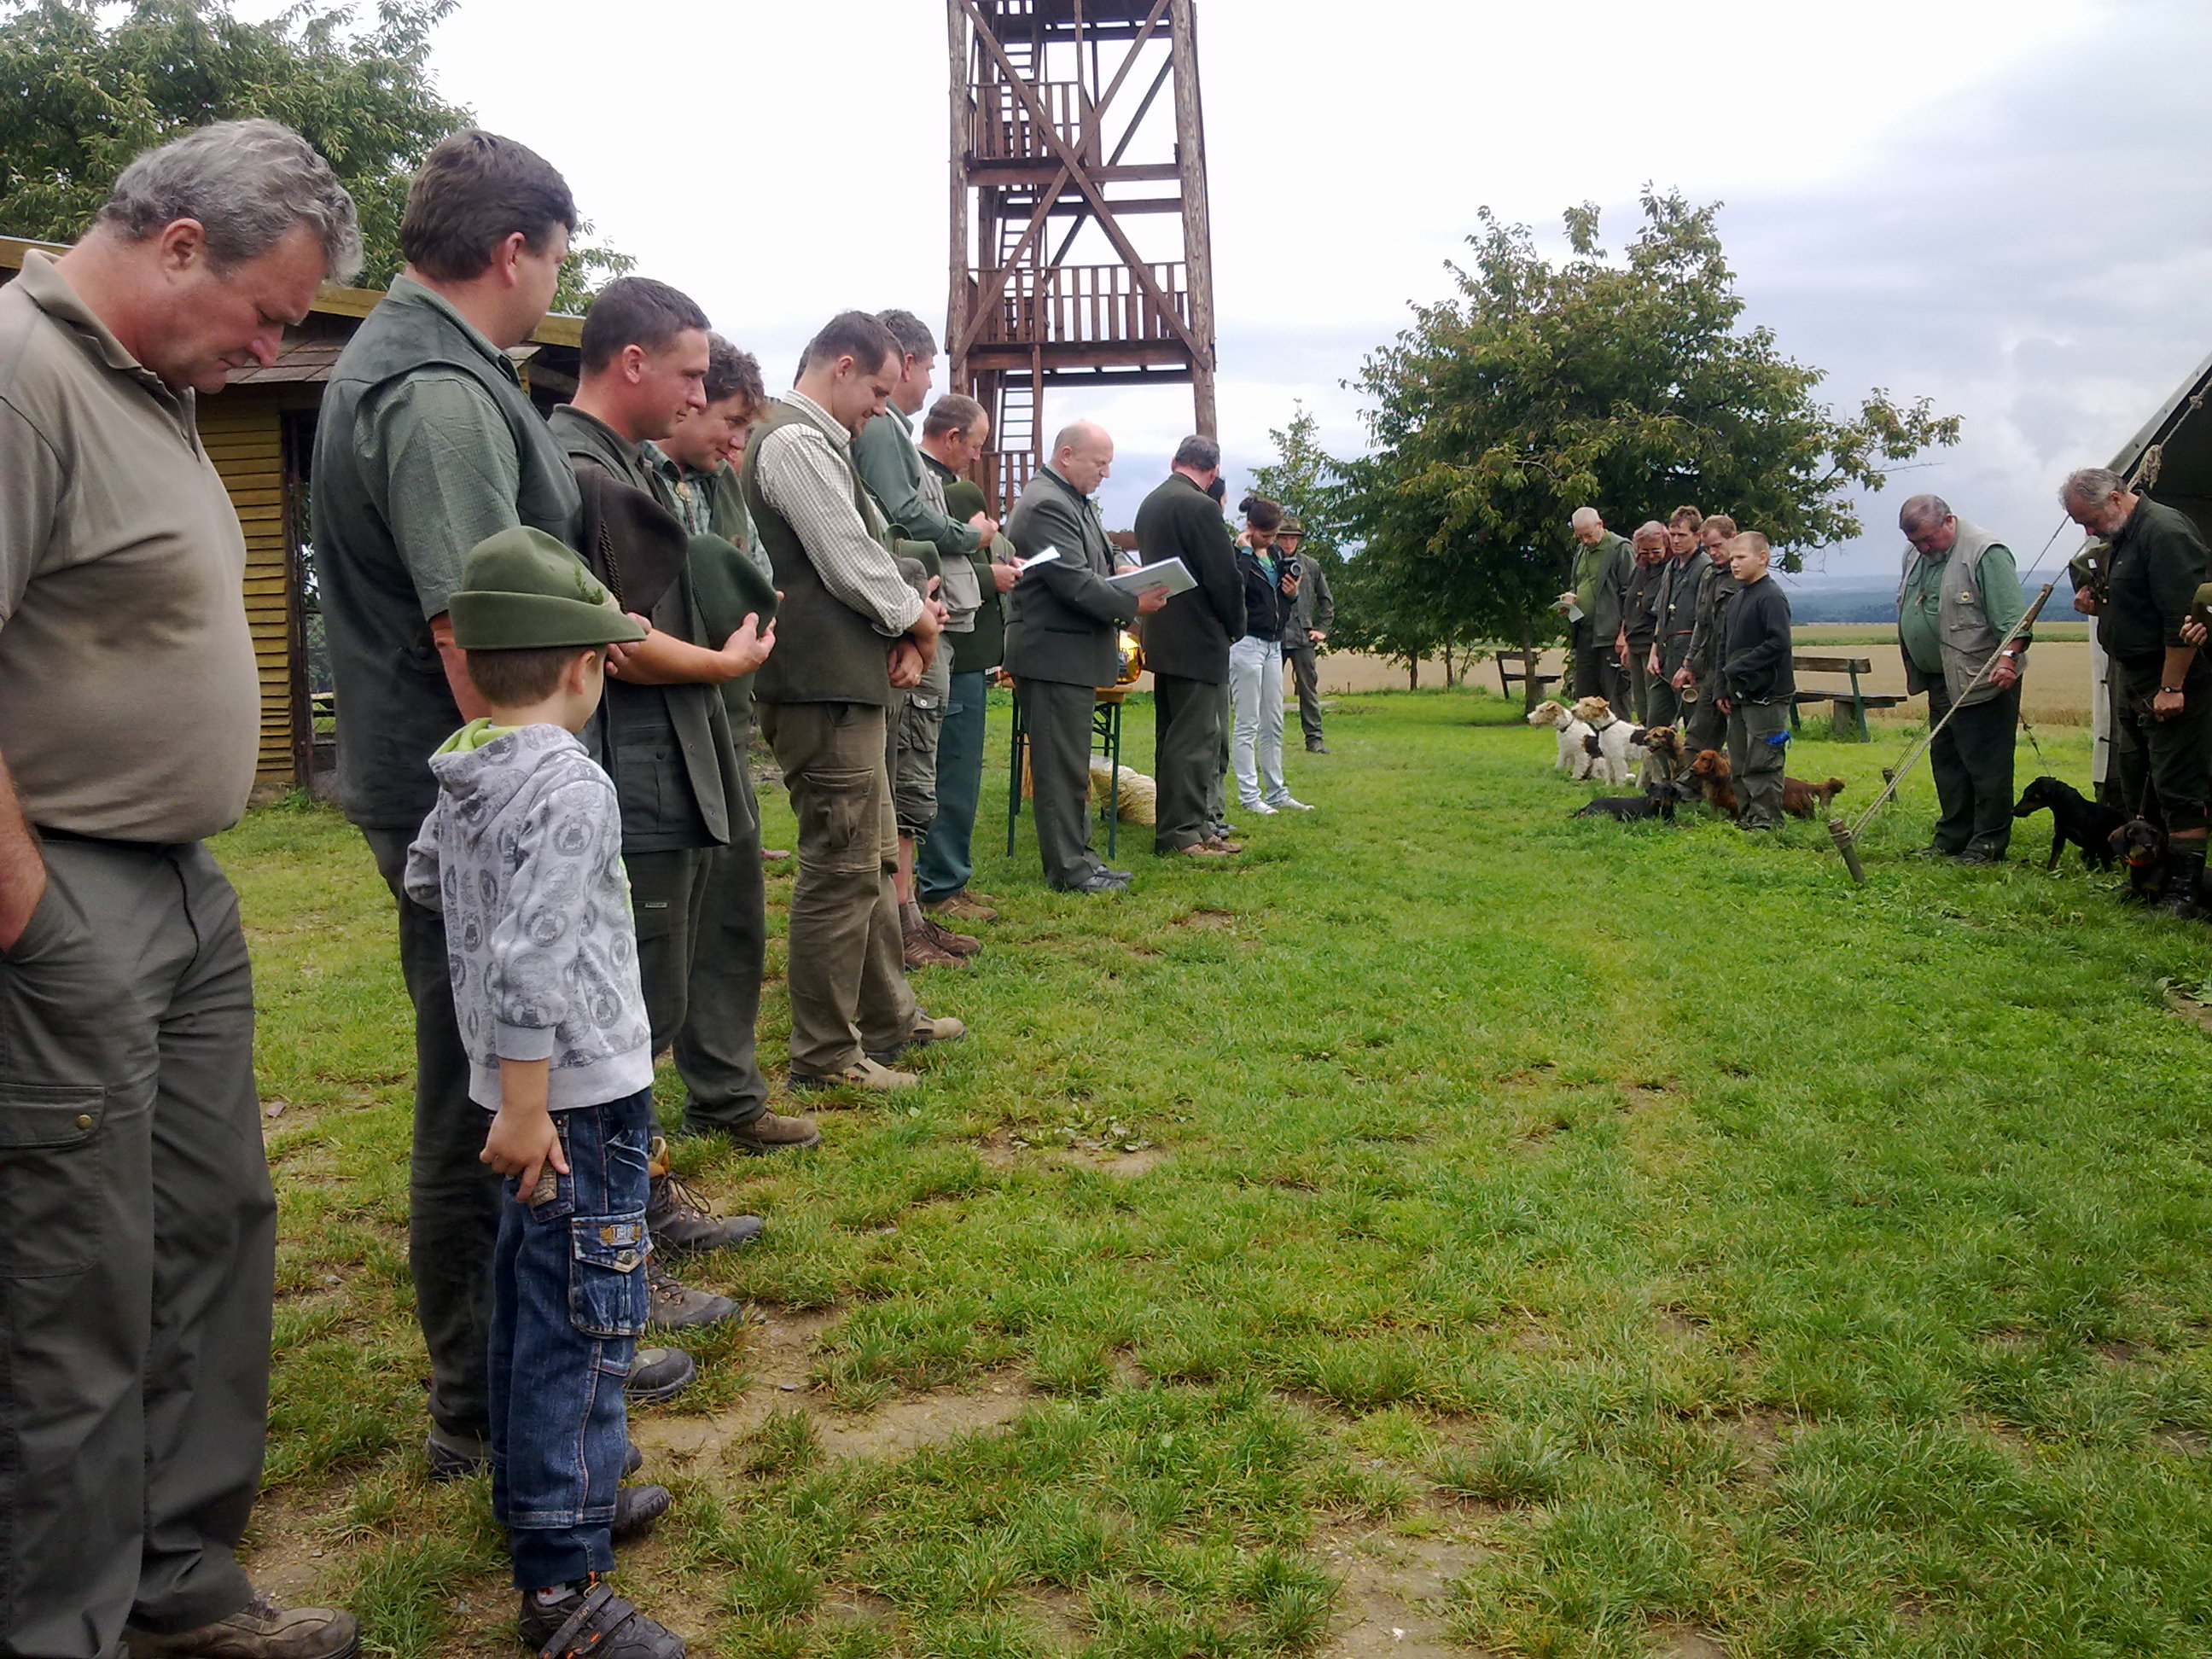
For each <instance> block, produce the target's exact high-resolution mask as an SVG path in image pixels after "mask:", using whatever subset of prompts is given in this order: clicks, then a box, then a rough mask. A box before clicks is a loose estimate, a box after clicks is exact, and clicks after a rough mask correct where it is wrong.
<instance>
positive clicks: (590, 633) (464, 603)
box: [448, 525, 645, 651]
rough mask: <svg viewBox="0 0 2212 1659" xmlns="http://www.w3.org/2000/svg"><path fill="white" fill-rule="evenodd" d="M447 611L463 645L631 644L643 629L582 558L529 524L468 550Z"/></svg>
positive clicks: (552, 647)
mask: <svg viewBox="0 0 2212 1659" xmlns="http://www.w3.org/2000/svg"><path fill="white" fill-rule="evenodd" d="M448 614H449V615H450V616H451V617H453V643H454V644H456V645H458V646H459V647H461V648H462V649H463V650H464V651H530V650H555V649H558V648H559V647H563V646H578V647H582V646H586V645H631V644H635V642H636V641H639V640H641V639H643V638H644V637H645V630H644V629H642V628H640V627H639V626H638V625H637V623H635V622H633V621H632V620H631V619H630V618H629V617H626V616H624V615H623V609H622V606H621V605H617V603H616V602H615V596H614V595H613V594H611V593H610V592H607V590H606V587H605V584H604V583H602V582H601V581H600V580H599V578H598V577H596V576H594V575H593V574H592V573H591V572H590V571H588V570H586V568H584V562H583V561H582V560H581V559H580V558H578V557H577V556H575V554H574V553H573V552H572V551H570V550H568V548H567V547H565V546H563V545H562V544H561V543H559V542H557V541H556V540H554V539H553V538H552V537H550V536H549V535H547V534H546V533H545V532H544V531H542V530H532V528H530V526H527V525H518V526H515V527H514V528H513V529H512V530H502V531H501V532H499V533H498V534H497V535H496V536H487V537H486V538H484V539H483V540H482V541H480V542H478V543H477V544H476V545H475V546H474V547H472V548H471V549H470V550H469V557H468V562H467V563H466V564H465V565H464V566H462V568H461V586H459V588H458V589H456V590H455V591H454V593H453V600H452V603H451V605H450V606H449V608H448Z"/></svg>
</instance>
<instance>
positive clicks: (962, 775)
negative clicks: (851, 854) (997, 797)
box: [914, 668, 987, 903]
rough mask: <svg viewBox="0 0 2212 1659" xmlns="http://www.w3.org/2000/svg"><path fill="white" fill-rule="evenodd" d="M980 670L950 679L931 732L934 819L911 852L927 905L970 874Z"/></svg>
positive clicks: (979, 754) (977, 792)
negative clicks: (941, 716) (940, 718)
mask: <svg viewBox="0 0 2212 1659" xmlns="http://www.w3.org/2000/svg"><path fill="white" fill-rule="evenodd" d="M984 680H985V676H984V673H983V671H982V670H981V669H980V668H979V669H976V670H975V671H973V672H972V673H966V674H955V675H954V676H953V677H952V696H951V698H950V699H949V700H948V701H947V702H946V703H945V725H944V726H943V727H942V728H941V729H940V730H939V732H938V735H937V822H936V823H933V824H932V825H931V826H930V830H929V839H928V840H927V841H926V842H922V844H921V851H920V852H918V853H917V854H915V860H914V884H915V891H916V893H917V894H918V896H920V897H921V898H923V899H925V900H927V901H928V902H931V903H935V902H937V901H938V900H939V899H944V898H951V896H953V895H954V894H955V893H957V892H958V891H959V890H961V889H962V888H963V887H965V886H966V885H967V884H968V878H969V877H970V876H972V875H974V874H975V858H974V855H973V852H972V848H973V843H974V841H975V804H976V801H977V799H979V798H980V797H981V794H982V793H983V715H984V707H985V705H984V699H985V697H986V696H987V692H986V690H985V684H984Z"/></svg>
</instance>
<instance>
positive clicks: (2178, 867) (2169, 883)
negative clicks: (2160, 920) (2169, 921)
mask: <svg viewBox="0 0 2212 1659" xmlns="http://www.w3.org/2000/svg"><path fill="white" fill-rule="evenodd" d="M2203 846H2204V843H2203V842H2197V844H2196V846H2195V847H2194V848H2191V850H2189V851H2186V852H2184V851H2182V850H2181V849H2180V848H2179V846H2178V845H2177V844H2176V843H2175V842H2170V841H2169V842H2167V843H2166V890H2165V891H2164V892H2163V893H2161V894H2160V896H2159V900H2158V902H2157V903H2155V904H2154V905H2153V906H2151V908H2152V909H2154V910H2155V911H2157V912H2158V913H2159V914H2160V915H2164V916H2178V917H2179V918H2180V919H2181V920H2182V921H2193V920H2195V919H2196V918H2197V916H2199V915H2203V908H2202V899H2201V896H2200V895H2199V892H2198V884H2199V883H2200V882H2201V881H2202V880H2203V877H2204V854H2203Z"/></svg>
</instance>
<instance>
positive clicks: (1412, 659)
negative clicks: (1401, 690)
mask: <svg viewBox="0 0 2212 1659" xmlns="http://www.w3.org/2000/svg"><path fill="white" fill-rule="evenodd" d="M1406 689H1407V690H1408V691H1418V690H1420V689H1421V656H1420V653H1419V652H1418V651H1417V652H1414V653H1412V654H1411V655H1409V656H1407V659H1406Z"/></svg>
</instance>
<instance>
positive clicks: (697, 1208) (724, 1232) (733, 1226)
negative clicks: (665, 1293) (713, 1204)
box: [645, 1135, 763, 1255]
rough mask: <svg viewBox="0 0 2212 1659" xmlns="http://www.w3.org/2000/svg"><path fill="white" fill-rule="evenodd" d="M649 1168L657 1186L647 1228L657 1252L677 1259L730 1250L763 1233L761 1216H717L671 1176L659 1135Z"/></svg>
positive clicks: (647, 1204) (664, 1144)
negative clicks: (760, 1232) (706, 1251)
mask: <svg viewBox="0 0 2212 1659" xmlns="http://www.w3.org/2000/svg"><path fill="white" fill-rule="evenodd" d="M645 1168H646V1173H647V1175H648V1176H650V1177H651V1178H652V1182H653V1184H652V1188H651V1195H650V1196H649V1197H647V1200H646V1201H645V1228H646V1231H647V1232H649V1233H651V1234H652V1235H653V1246H654V1248H655V1249H664V1250H667V1251H669V1252H671V1254H674V1255H686V1254H688V1253H690V1252H691V1251H694V1250H726V1249H729V1248H730V1247H731V1246H732V1245H734V1244H742V1243H744V1242H745V1241H746V1240H747V1239H749V1238H750V1237H753V1236H754V1235H755V1234H757V1233H758V1232H759V1231H760V1230H761V1227H762V1225H763V1224H762V1221H761V1218H759V1217H758V1216H757V1215H732V1216H720V1215H716V1214H715V1213H714V1212H713V1211H712V1210H710V1209H708V1207H707V1206H706V1205H704V1204H703V1203H702V1202H701V1201H700V1200H699V1195H698V1194H696V1193H695V1192H693V1191H692V1190H691V1189H690V1188H689V1187H687V1186H685V1185H684V1182H682V1181H680V1180H678V1178H677V1177H676V1176H674V1175H673V1174H671V1173H670V1170H669V1168H668V1143H667V1142H666V1141H665V1140H664V1139H661V1138H660V1137H659V1135H655V1136H654V1137H653V1151H652V1152H651V1153H650V1154H649V1155H648V1156H647V1159H646V1164H645Z"/></svg>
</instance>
